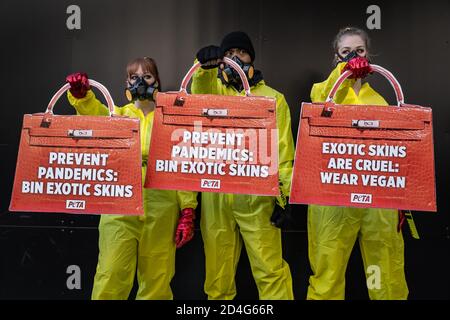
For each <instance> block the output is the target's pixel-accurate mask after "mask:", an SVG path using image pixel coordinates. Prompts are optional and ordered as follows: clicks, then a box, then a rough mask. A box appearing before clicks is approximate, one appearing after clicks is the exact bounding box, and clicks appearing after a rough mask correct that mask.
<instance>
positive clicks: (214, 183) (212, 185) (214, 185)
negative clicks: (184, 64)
mask: <svg viewBox="0 0 450 320" xmlns="http://www.w3.org/2000/svg"><path fill="white" fill-rule="evenodd" d="M201 188H202V189H220V180H210V179H202V181H201Z"/></svg>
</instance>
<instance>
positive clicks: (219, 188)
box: [145, 58, 279, 196]
mask: <svg viewBox="0 0 450 320" xmlns="http://www.w3.org/2000/svg"><path fill="white" fill-rule="evenodd" d="M224 62H225V63H228V64H229V65H231V66H232V67H233V68H234V69H235V70H237V71H238V73H239V75H240V76H241V80H242V83H243V85H244V89H245V92H246V96H245V97H242V96H226V95H212V94H188V93H187V90H186V87H187V85H188V83H189V80H190V79H191V77H192V75H193V74H194V72H195V71H196V70H197V69H198V68H199V67H200V64H199V63H197V64H195V65H194V66H193V67H192V68H191V69H190V70H189V72H188V73H187V74H186V76H185V77H184V79H183V81H182V84H181V88H180V91H175V92H167V93H161V92H159V93H158V94H157V97H156V110H155V116H154V122H153V129H152V138H151V142H150V151H149V159H148V168H147V177H146V181H145V187H146V188H156V189H168V190H191V191H205V192H224V193H237V194H255V195H267V196H275V195H278V194H279V187H278V134H277V127H276V114H275V108H276V101H275V99H274V98H269V97H257V96H253V95H251V93H250V86H249V84H248V81H247V78H246V76H245V74H244V72H243V71H242V69H241V68H240V67H239V65H237V64H236V63H235V62H234V61H233V60H231V59H228V58H225V59H224Z"/></svg>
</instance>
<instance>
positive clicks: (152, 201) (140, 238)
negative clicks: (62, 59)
mask: <svg viewBox="0 0 450 320" xmlns="http://www.w3.org/2000/svg"><path fill="white" fill-rule="evenodd" d="M67 96H68V99H69V102H70V104H71V105H72V106H74V107H75V109H76V110H77V113H78V114H81V115H108V110H107V108H106V107H105V106H104V105H102V104H101V102H100V101H98V100H97V99H96V98H95V95H94V93H93V92H92V91H91V90H89V91H88V92H87V95H86V97H84V98H82V99H77V98H75V97H74V96H73V95H72V94H71V93H70V92H69V91H68V94H67ZM115 113H116V114H119V115H126V116H129V117H132V118H138V119H139V120H140V132H141V148H142V179H143V181H144V178H145V173H146V169H147V158H148V150H149V144H150V136H151V129H152V124H153V115H154V113H153V112H150V113H149V114H147V116H144V114H143V112H142V111H141V110H140V109H138V108H136V106H134V104H127V105H125V106H124V107H122V108H118V107H115ZM196 195H197V194H196V193H194V192H179V191H167V190H156V189H145V188H143V202H144V203H143V205H144V216H121V215H102V216H101V218H100V224H99V234H100V235H99V249H100V253H99V258H98V265H97V272H96V274H95V279H94V288H93V291H92V299H115V300H118V299H127V298H128V295H129V293H130V291H131V289H132V287H133V283H134V276H135V273H136V270H137V280H138V284H139V289H138V292H137V294H136V299H159V300H162V299H172V298H173V295H172V290H171V288H170V282H171V280H172V278H173V276H174V274H175V252H176V247H175V241H174V237H175V230H176V227H177V222H178V215H179V212H180V209H185V208H193V209H195V208H196V207H197V199H196Z"/></svg>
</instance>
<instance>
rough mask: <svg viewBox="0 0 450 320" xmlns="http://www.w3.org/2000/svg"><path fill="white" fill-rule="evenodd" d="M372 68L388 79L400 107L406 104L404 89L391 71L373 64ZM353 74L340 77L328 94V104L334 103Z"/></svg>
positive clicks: (346, 72)
mask: <svg viewBox="0 0 450 320" xmlns="http://www.w3.org/2000/svg"><path fill="white" fill-rule="evenodd" d="M370 66H371V67H372V69H373V71H375V72H377V73H380V74H381V75H382V76H384V77H385V78H386V79H388V81H389V83H390V84H391V86H392V88H394V91H395V96H396V98H397V105H398V106H399V107H400V106H401V105H403V104H405V97H404V96H403V91H402V87H401V86H400V83H399V82H398V81H397V79H396V78H395V77H394V75H393V74H392V73H391V72H390V71H388V70H386V69H384V68H383V67H380V66H378V65H376V64H371V65H370ZM352 73H353V72H352V71H350V70H347V71H345V72H344V73H342V74H341V75H340V77H339V78H338V79H337V80H336V82H335V83H334V86H333V88H332V89H331V91H330V93H329V94H328V98H327V100H326V102H331V103H334V101H333V99H334V96H335V95H336V92H337V91H338V89H339V87H340V86H341V84H342V82H344V80H345V79H347V78H348V77H349V76H351V75H352Z"/></svg>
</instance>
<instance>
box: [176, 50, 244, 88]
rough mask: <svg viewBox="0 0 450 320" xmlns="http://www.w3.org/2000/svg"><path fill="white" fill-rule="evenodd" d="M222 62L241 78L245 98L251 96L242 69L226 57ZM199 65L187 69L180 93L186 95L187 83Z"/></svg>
mask: <svg viewBox="0 0 450 320" xmlns="http://www.w3.org/2000/svg"><path fill="white" fill-rule="evenodd" d="M223 62H225V63H226V64H229V65H230V66H231V67H232V68H233V69H234V70H236V71H237V73H238V74H239V76H240V77H241V80H242V84H243V85H244V89H245V95H246V96H247V97H248V96H250V95H251V92H250V85H249V83H248V80H247V77H246V75H245V73H244V71H243V70H242V68H241V67H240V66H239V65H238V64H237V63H236V62H234V61H233V60H231V59H230V58H227V57H224V58H223ZM201 65H202V64H201V63H200V62H197V63H195V64H194V65H193V66H192V67H191V69H189V71H188V72H187V73H186V75H185V76H184V78H183V81H182V82H181V87H180V92H183V93H186V94H187V89H186V88H187V85H188V83H189V81H190V80H191V78H192V76H193V75H194V73H195V71H197V69H198V68H200V67H201Z"/></svg>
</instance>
